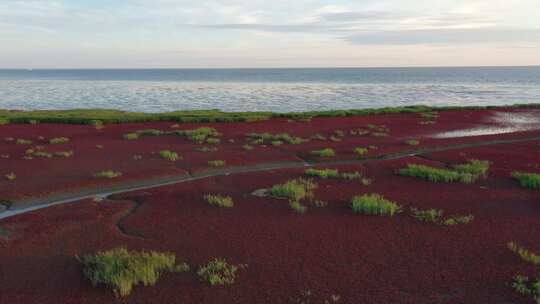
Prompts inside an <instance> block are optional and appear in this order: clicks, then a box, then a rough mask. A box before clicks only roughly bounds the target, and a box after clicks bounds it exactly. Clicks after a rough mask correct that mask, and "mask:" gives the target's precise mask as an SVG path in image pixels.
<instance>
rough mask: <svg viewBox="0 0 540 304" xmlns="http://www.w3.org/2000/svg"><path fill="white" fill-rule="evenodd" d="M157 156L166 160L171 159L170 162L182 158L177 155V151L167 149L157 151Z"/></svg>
mask: <svg viewBox="0 0 540 304" xmlns="http://www.w3.org/2000/svg"><path fill="white" fill-rule="evenodd" d="M159 156H161V158H164V159H166V160H168V161H172V162H175V161H178V160H181V159H182V156H181V155H178V153H176V152H172V151H169V150H163V151H159Z"/></svg>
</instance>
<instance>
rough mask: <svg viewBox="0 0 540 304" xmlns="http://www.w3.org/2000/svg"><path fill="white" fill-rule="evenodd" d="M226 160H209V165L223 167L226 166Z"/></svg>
mask: <svg viewBox="0 0 540 304" xmlns="http://www.w3.org/2000/svg"><path fill="white" fill-rule="evenodd" d="M225 164H226V162H225V161H224V160H219V159H218V160H209V161H208V165H209V166H210V167H223V166H225Z"/></svg>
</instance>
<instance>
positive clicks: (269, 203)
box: [0, 111, 540, 304]
mask: <svg viewBox="0 0 540 304" xmlns="http://www.w3.org/2000/svg"><path fill="white" fill-rule="evenodd" d="M488 114H489V112H487V111H478V112H470V113H469V112H459V111H456V112H442V113H441V114H440V118H439V119H438V122H437V123H436V124H434V125H419V124H418V122H419V121H421V120H422V119H421V118H419V116H418V115H416V114H415V115H384V116H374V117H348V118H321V119H317V120H316V121H315V120H314V121H313V122H311V123H306V122H287V121H285V120H283V121H282V120H276V121H265V122H257V123H245V124H205V125H210V126H214V127H216V128H217V129H218V130H219V131H220V132H222V133H223V134H224V135H223V139H222V144H219V145H216V147H218V148H219V149H220V150H219V152H210V153H202V152H190V151H194V149H195V147H197V146H198V145H196V144H193V143H190V142H188V141H186V140H185V139H182V138H178V137H155V138H152V137H148V138H146V137H145V138H142V139H139V140H136V141H126V140H123V139H122V134H123V133H127V132H129V131H133V130H137V129H143V128H160V129H166V128H168V127H169V125H170V124H168V123H156V124H144V126H141V125H114V126H107V127H106V128H105V129H103V130H100V131H96V130H93V129H92V128H91V127H80V126H67V127H66V126H50V125H38V126H6V129H4V127H0V128H2V129H0V130H2V132H6V131H4V130H8V129H7V128H11V129H9V130H8V131H9V132H10V133H12V135H10V136H13V137H20V138H28V137H31V136H28V132H29V131H28V130H32V128H38V129H39V128H41V129H39V130H42V134H43V136H45V137H47V138H49V137H57V136H66V137H70V138H72V143H70V144H67V145H66V146H69V145H71V149H73V150H75V153H76V156H75V157H74V158H73V159H58V160H51V159H44V160H36V159H34V160H30V161H27V160H17V161H14V164H13V165H12V167H9V168H8V169H7V171H13V172H16V173H17V180H16V181H15V182H10V183H12V184H8V182H7V181H2V182H0V184H1V186H0V187H2V188H0V189H1V192H0V193H1V194H2V195H3V196H10V195H13V194H16V193H25V191H29V192H30V193H41V192H42V191H43V190H44V189H48V188H50V187H53V186H55V185H58V186H57V188H55V189H57V190H58V191H60V190H65V189H71V187H80V186H86V185H88V184H86V181H88V180H91V178H88V176H87V175H91V174H92V173H95V172H96V171H98V170H99V169H113V170H118V171H122V172H123V173H124V174H125V177H122V179H123V178H131V177H133V178H137V177H139V176H146V175H147V174H151V173H149V172H153V173H152V174H154V173H155V174H171V173H174V170H193V169H194V168H195V170H202V169H203V168H206V167H205V166H204V163H206V161H208V160H212V159H223V160H226V161H227V163H228V165H242V164H256V163H261V162H278V161H294V160H298V158H297V156H296V155H300V157H305V156H306V155H307V154H306V152H307V151H310V150H311V149H314V148H325V147H331V148H333V149H335V150H336V152H337V157H336V158H333V159H340V158H341V159H351V158H355V157H356V156H355V155H353V154H352V152H351V151H352V149H353V148H354V147H356V146H363V145H364V146H365V145H377V146H378V147H379V149H377V150H374V151H372V152H371V153H374V154H375V153H376V154H384V153H387V152H390V151H393V152H395V151H403V150H409V149H415V147H410V146H407V145H406V144H405V143H404V141H405V140H406V139H410V138H417V139H419V140H420V141H421V147H423V146H426V147H427V146H432V145H438V144H440V145H448V144H450V143H456V142H474V141H479V140H490V139H493V138H496V139H500V138H516V136H523V137H524V136H529V137H532V136H540V133H539V132H538V131H531V132H524V133H522V134H509V135H504V136H482V137H473V138H461V139H450V140H441V139H427V138H425V137H424V136H425V135H428V134H433V133H436V132H439V131H443V130H450V129H460V128H463V127H473V126H475V124H478V123H479V122H480V121H481V120H482V119H483V118H484V117H485V116H486V115H488ZM466 115H468V116H466ZM464 118H466V119H464ZM460 119H461V120H460ZM460 121H462V122H460ZM366 124H385V125H386V126H387V127H388V128H390V130H391V131H390V136H388V137H371V136H358V137H355V136H351V135H347V136H345V137H344V139H343V141H342V142H331V141H321V142H317V141H312V142H309V143H305V144H301V145H287V144H285V145H282V146H279V147H267V148H263V147H256V148H255V149H254V150H253V151H245V150H243V149H242V148H241V146H242V145H243V144H244V143H245V141H244V138H245V134H246V133H249V132H271V133H279V132H288V133H289V134H291V135H295V136H302V137H308V136H311V135H313V134H314V133H321V134H323V135H325V136H329V135H330V134H331V133H332V132H333V131H334V130H336V129H341V130H343V131H349V130H352V129H357V128H362V127H363V126H365V125H366ZM181 127H182V128H193V127H194V126H193V125H182V126H181ZM17 129H19V130H20V133H16V132H15V130H17ZM25 132H26V133H25ZM47 132H49V133H47ZM2 134H3V135H4V136H7V135H5V134H6V133H2ZM25 134H26V137H25ZM32 134H38V133H37V132H34V133H32ZM231 138H232V139H234V141H235V142H234V143H229V142H228V139H231ZM98 143H102V144H103V145H104V149H103V152H100V153H102V154H94V153H92V151H93V150H92V149H93V147H95V145H96V144H98ZM1 146H2V148H4V147H8V148H9V149H11V150H9V152H7V153H9V154H12V155H13V156H12V157H14V158H20V156H21V155H22V154H21V153H24V149H23V148H22V147H19V146H15V145H14V144H9V143H2V144H1ZM55 148H57V147H56V146H55ZM164 148H167V149H169V150H174V151H178V152H180V153H182V154H183V155H184V161H179V162H178V163H170V162H167V161H165V160H161V159H159V157H158V156H157V155H155V156H152V154H151V153H152V152H156V151H159V150H161V149H164ZM6 149H7V148H6ZM538 151H539V146H538V143H537V142H528V143H520V144H511V145H493V146H485V147H477V148H468V149H462V150H455V151H448V152H439V153H433V154H431V155H428V156H427V157H408V158H402V159H398V160H389V161H370V162H368V163H366V164H363V165H361V166H360V165H354V166H352V165H351V166H339V167H336V168H338V169H340V170H341V171H343V172H347V171H359V172H362V173H363V174H364V176H366V177H368V178H371V179H372V180H373V183H372V185H370V186H363V185H361V183H360V182H359V181H356V180H354V181H345V180H320V179H315V181H316V182H318V184H319V186H318V188H317V189H316V190H315V198H316V199H319V200H324V201H327V202H328V206H327V207H322V208H319V207H316V206H315V205H314V204H313V203H310V202H307V201H306V202H302V203H303V204H305V205H306V206H308V211H307V212H306V214H304V215H300V214H298V213H295V212H294V211H293V210H291V209H290V207H289V204H288V202H287V201H286V200H280V199H274V198H268V197H256V196H253V195H251V193H252V192H253V191H254V190H257V189H261V188H268V187H270V186H272V185H274V184H277V183H282V182H284V181H286V180H288V179H290V178H296V177H301V176H303V170H302V169H294V170H291V169H288V170H274V171H267V172H260V173H250V174H238V175H231V176H223V177H216V178H207V179H202V180H199V181H196V182H190V183H183V184H178V185H174V186H168V187H161V188H158V189H154V190H148V191H138V192H133V193H127V194H122V195H117V196H115V197H114V200H105V201H103V202H94V201H90V200H87V201H82V202H78V203H74V204H68V205H59V206H55V207H51V208H47V209H43V210H39V211H35V212H31V213H28V214H23V215H19V216H15V217H12V218H8V219H4V220H1V221H0V270H1V271H0V302H1V303H111V302H115V301H117V302H127V303H216V304H217V303H297V302H296V299H298V298H300V297H301V293H302V292H303V291H305V290H310V291H311V293H312V297H311V303H324V300H325V299H329V298H330V296H331V295H339V296H340V298H341V300H340V302H338V303H420V304H421V303H426V304H427V303H430V304H431V303H532V300H527V299H526V298H524V297H522V296H520V295H519V294H517V293H516V292H515V291H514V290H512V288H511V287H510V286H509V282H510V281H511V279H512V277H513V276H514V275H516V274H518V273H521V274H524V275H529V276H535V275H536V274H538V270H539V269H538V267H535V266H533V265H529V264H527V263H525V262H523V261H521V260H520V259H519V257H517V256H515V255H514V254H513V253H512V252H510V251H509V250H508V249H507V248H506V243H507V242H510V241H515V242H517V243H519V244H520V245H523V246H525V247H527V248H528V249H530V250H531V251H533V252H537V253H540V242H539V241H540V230H539V229H538V227H539V225H540V204H539V202H540V192H538V191H537V190H532V189H524V188H521V187H519V185H518V184H517V183H516V182H515V181H513V180H512V179H511V178H509V172H510V171H512V170H515V169H517V170H526V171H534V172H540V169H538V165H539V164H540V153H538ZM132 154H141V155H143V160H142V161H138V162H136V161H133V160H132V158H131V157H128V155H132ZM15 155H16V156H15ZM369 156H371V154H370V155H369ZM76 157H80V158H76ZM85 157H88V158H90V160H89V162H90V164H91V165H88V164H87V163H86V160H85V159H86V158H85ZM146 157H148V158H146ZM469 158H478V159H484V160H490V161H491V162H492V167H491V170H490V174H489V175H488V177H487V178H486V179H480V180H479V181H478V182H476V183H473V184H461V183H452V184H445V183H430V182H427V181H424V180H420V179H415V178H411V177H402V176H398V175H396V174H395V171H396V170H397V169H399V168H402V167H404V166H405V165H406V164H407V163H423V164H428V165H431V166H438V167H445V166H449V165H452V164H457V163H461V162H463V161H464V160H466V159H469ZM149 159H151V160H149ZM11 160H13V159H10V160H9V161H8V160H2V159H0V162H3V163H6V164H8V163H10V164H11ZM122 160H124V161H125V162H122V164H123V165H120V164H119V163H117V162H121V161H122ZM103 161H106V163H105V166H104V165H103ZM51 162H54V166H53V165H52V164H51ZM38 164H39V165H41V166H43V167H41V169H42V170H43V171H33V170H37V169H36V168H37V165H38ZM75 164H78V165H79V166H80V167H81V168H82V169H80V171H79V170H78V169H76V170H74V167H73V166H74V165H75ZM98 164H99V166H98ZM56 166H58V168H56V169H57V171H53V172H49V171H50V170H52V169H51V168H52V167H56ZM70 166H71V167H70ZM95 166H98V167H99V169H98V168H97V167H95ZM2 168H4V167H2ZM25 168H26V169H25ZM178 168H180V169H178ZM25 170H27V171H25ZM40 172H43V176H41V175H39V177H38V176H37V175H38V174H41V173H40ZM56 174H57V175H58V177H56ZM70 174H71V175H70ZM69 176H71V178H69ZM63 181H66V182H65V183H63ZM68 181H73V183H72V184H70V183H68ZM25 183H28V185H25ZM62 183H63V184H62ZM19 191H20V192H19ZM365 193H380V194H383V195H384V196H385V197H386V198H388V199H391V200H394V201H396V202H397V203H399V204H401V205H403V206H404V207H406V208H405V209H408V207H416V208H422V209H426V208H437V209H443V210H445V213H446V214H448V215H456V214H461V215H464V214H473V215H474V217H475V219H474V221H472V223H470V224H467V225H456V226H438V225H432V224H427V223H420V222H418V221H417V220H415V219H414V218H412V217H411V216H409V215H407V214H400V215H397V216H395V217H377V216H363V215H357V214H353V213H352V211H351V210H350V204H349V202H350V199H351V198H352V197H353V196H354V195H361V194H365ZM204 194H222V195H227V196H231V197H232V198H233V200H234V203H235V205H234V208H231V209H221V208H215V207H213V206H211V205H209V204H207V203H206V202H205V201H204V199H203V196H204ZM117 246H127V247H128V248H130V249H151V250H160V251H172V252H174V253H176V255H177V257H178V259H179V260H180V261H186V262H188V263H189V264H190V265H191V266H192V267H193V268H196V266H198V265H200V264H203V263H205V262H207V261H209V260H210V259H213V258H215V257H224V258H226V259H227V260H228V261H229V262H231V263H234V264H240V263H241V264H247V265H248V267H247V269H246V270H242V271H240V272H239V275H238V278H237V281H236V282H235V284H233V285H231V286H227V287H212V286H210V285H208V284H207V283H204V282H202V281H201V280H200V279H199V278H198V277H197V276H196V274H195V271H193V270H192V271H191V272H189V273H179V274H167V275H165V276H163V278H162V279H160V281H159V282H158V283H157V284H156V285H155V286H154V287H141V286H139V287H136V288H135V289H134V292H133V293H132V295H131V296H130V297H129V298H126V299H122V300H116V299H115V298H114V295H113V293H112V292H111V291H110V290H108V289H106V288H103V287H98V288H92V287H91V285H90V283H89V282H88V281H87V280H86V279H85V278H84V277H83V274H82V269H81V265H80V264H79V263H78V262H77V260H76V259H75V256H76V255H82V254H86V253H94V252H96V251H98V250H104V249H111V248H113V247H117ZM527 301H529V302H527Z"/></svg>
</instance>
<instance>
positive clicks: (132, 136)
mask: <svg viewBox="0 0 540 304" xmlns="http://www.w3.org/2000/svg"><path fill="white" fill-rule="evenodd" d="M124 139H127V140H136V139H139V134H138V133H127V134H124Z"/></svg>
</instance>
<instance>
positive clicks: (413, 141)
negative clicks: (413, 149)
mask: <svg viewBox="0 0 540 304" xmlns="http://www.w3.org/2000/svg"><path fill="white" fill-rule="evenodd" d="M406 143H407V145H409V146H418V145H419V144H420V141H419V140H417V139H409V140H407V141H406Z"/></svg>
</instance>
